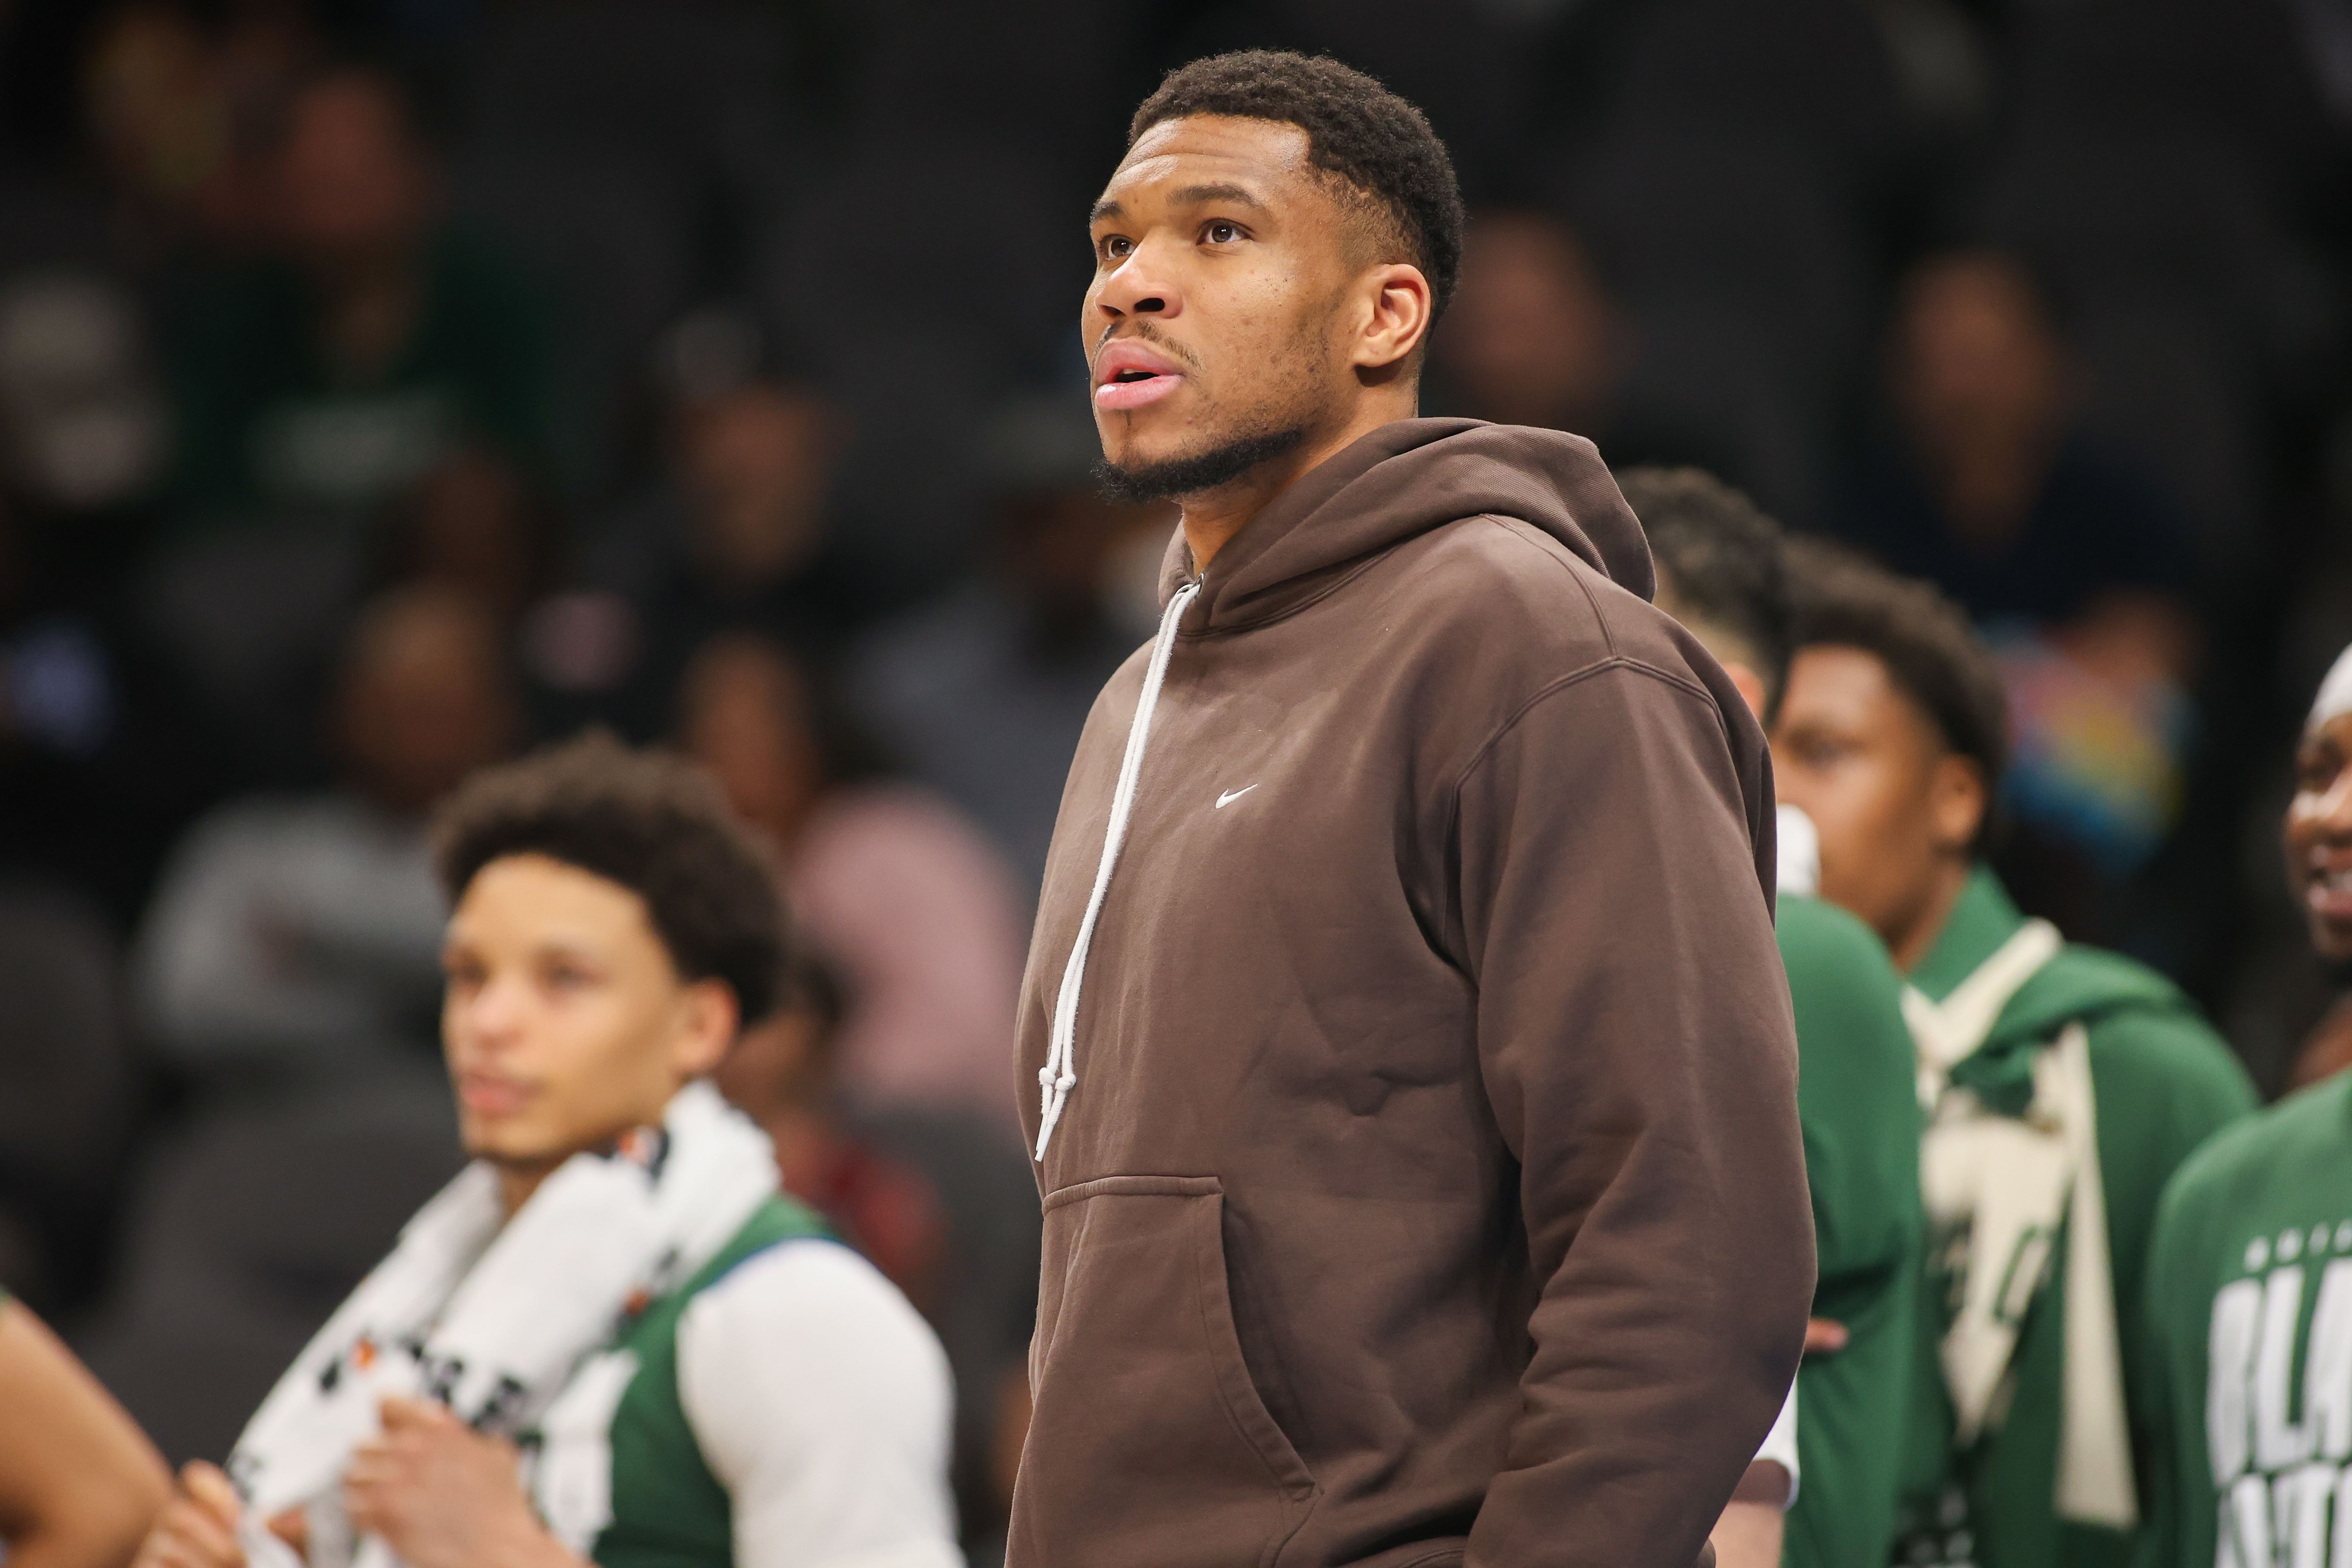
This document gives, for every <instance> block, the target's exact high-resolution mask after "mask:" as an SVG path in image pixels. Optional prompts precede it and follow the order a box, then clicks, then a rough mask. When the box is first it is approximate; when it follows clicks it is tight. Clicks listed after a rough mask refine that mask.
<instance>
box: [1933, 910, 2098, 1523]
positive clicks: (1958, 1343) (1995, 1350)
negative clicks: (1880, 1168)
mask: <svg viewBox="0 0 2352 1568" xmlns="http://www.w3.org/2000/svg"><path fill="white" fill-rule="evenodd" d="M2063 945H2064V943H2063V941H2062V940H2061V939H2060V937H2059V935H2058V932H2057V931H2056V929H2055V928H2054V927H2053V926H2051V925H2050V924H2049V923H2048V922H2046V921H2027V922H2026V923H2025V925H2024V926H2023V927H2021V929H2020V930H2019V931H2018V932H2017V934H2016V935H2014V936H2012V937H2011V938H2010V940H2009V941H2008V942H2004V943H2002V944H2001V946H2000V949H1999V950H1998V951H1997V952H1994V953H1993V955H1992V956H1991V957H1990V958H1988V959H1987V960H1985V962H1984V963H1982V964H1980V965H1979V966H1978V968H1977V971H1976V973H1973V974H1971V975H1969V978H1968V979H1967V980H1965V981H1963V982H1961V983H1960V984H1959V985H1958V987H1956V988H1955V989H1954V990H1953V991H1952V993H1951V994H1949V995H1948V996H1947V997H1945V998H1944V1000H1943V1001H1942V1002H1941V1003H1935V1002H1930V1001H1929V1000H1928V999H1927V997H1926V995H1924V994H1921V993H1920V992H1918V991H1916V990H1908V989H1906V992H1905V994H1904V997H1903V1012H1904V1017H1905V1019H1906V1021H1907V1022H1908V1023H1909V1025H1910V1026H1911V1037H1912V1039H1913V1041H1914V1043H1915V1044H1916V1047H1917V1049H1918V1072H1919V1098H1920V1102H1921V1104H1922V1105H1923V1106H1925V1107H1926V1109H1927V1113H1928V1123H1927V1132H1926V1136H1925V1137H1924V1139H1923V1140H1922V1142H1921V1146H1920V1170H1919V1174H1920V1195H1921V1196H1922V1198H1923V1199H1925V1201H1926V1204H1927V1213H1928V1216H1929V1218H1930V1220H1931V1221H1932V1222H1933V1223H1934V1224H1935V1225H1936V1226H1937V1228H1938V1229H1939V1230H1942V1229H1960V1228H1964V1229H1965V1230H1966V1233H1967V1236H1968V1256H1967V1260H1966V1264H1965V1268H1964V1274H1963V1279H1962V1284H1961V1300H1960V1305H1959V1310H1958V1313H1957V1314H1955V1316H1954V1318H1953V1321H1952V1326H1951V1327H1950V1329H1948V1331H1946V1333H1945V1335H1944V1342H1943V1346H1942V1352H1943V1357H1942V1359H1943V1365H1944V1380H1945V1383H1946V1385H1947V1386H1948V1388H1949V1390H1950V1392H1951V1395H1952V1406H1953V1412H1954V1417H1955V1422H1956V1426H1957V1428H1958V1429H1957V1432H1956V1436H1957V1438H1958V1441H1959V1442H1960V1444H1961V1445H1963V1446H1966V1445H1968V1444H1969V1443H1973V1442H1974V1441H1976V1439H1977V1438H1978V1436H1980V1435H1981V1434H1982V1433H1983V1432H1984V1431H1985V1430H1986V1429H1987V1428H1988V1427H1991V1426H1999V1425H2000V1418H2001V1415H2002V1413H2003V1411H2004V1409H2005V1407H2006V1405H2007V1401H2008V1394H2009V1391H2010V1389H2011V1384H2012V1375H2011V1365H2010V1363H2011V1357H2012V1356H2013V1355H2014V1354H2015V1352H2016V1348H2017V1336H2018V1331H2019V1330H2020V1329H2021V1327H2022V1326H2023V1322H2024V1318H2025V1314H2026V1311H2027V1310H2028V1308H2030V1307H2031V1306H2032V1301H2033V1299H2034V1297H2035V1296H2036V1295H2037V1294H2038V1293H2039V1292H2040V1289H2041V1287H2042V1282H2043V1280H2044V1279H2045V1278H2046V1277H2047V1274H2048V1266H2049V1258H2050V1251H2051V1248H2052V1247H2054V1246H2056V1244H2057V1240H2058V1237H2059V1234H2060V1231H2061V1227H2062V1226H2063V1229H2064V1232H2065V1235H2066V1237H2067V1249H2066V1320H2065V1324H2064V1373H2063V1377H2064V1383H2063V1394H2062V1398H2061V1402H2060V1433H2059V1446H2058V1474H2057V1479H2056V1491H2055V1499H2056V1507H2057V1512H2058V1516H2059V1517H2060V1518H2062V1519H2065V1520H2069V1521H2075V1522H2079V1523H2084V1524H2097V1525H2105V1526H2107V1527H2109V1528H2111V1529H2117V1530H2128V1529H2130V1528H2132V1527H2133V1526H2134V1525H2135V1524H2137V1522H2138V1518H2139V1506H2138V1495H2137V1489H2136V1488H2135V1484H2134V1479H2133V1473H2132V1458H2131V1433H2130V1427H2129V1425H2128V1422H2127V1419H2126V1415H2125V1411H2124V1393H2123V1356H2122V1351H2121V1348H2120V1345H2119V1342H2118V1339H2117V1332H2116V1301H2115V1283H2114V1276H2113V1273H2112V1271H2111V1268H2112V1266H2111V1264H2110V1261H2109V1256H2108V1249H2107V1211H2106V1192H2105V1182H2104V1180H2103V1179H2102V1175H2101V1172H2100V1169H2099V1151H2098V1120H2097V1100H2096V1097H2095V1090H2094V1086H2093V1084H2092V1081H2091V1053H2090V1042H2089V1036H2088V1032H2087V1031H2086V1030H2085V1029H2084V1026H2082V1025H2081V1024H2079V1023H2075V1024H2070V1025H2068V1026H2066V1027H2065V1028H2064V1029H2063V1030H2061V1031H2060V1032H2059V1034H2058V1037H2056V1039H2054V1040H2053V1041H2052V1042H2051V1043H2050V1044H2049V1045H2047V1046H2045V1047H2042V1049H2041V1051H2040V1052H2039V1053H2038V1054H2037V1055H2036V1056H2035V1058H2034V1060H2033V1101H2032V1105H2031V1106H2029V1107H2028V1108H2027V1110H2026V1112H2025V1114H2024V1115H2023V1116H2022V1117H2011V1116H2002V1115H1999V1114H1996V1113H1994V1112H1993V1111H1991V1110H1988V1109H1987V1108H1986V1107H1985V1106H1984V1105H1982V1104H1981V1103H1980V1102H1979V1100H1977V1097H1976V1096H1975V1095H1973V1094H1971V1093H1969V1092H1968V1091H1967V1090H1965V1089H1953V1088H1952V1087H1950V1083H1949V1074H1950V1072H1951V1069H1952V1068H1954V1067H1956V1066H1958V1064H1959V1063H1960V1062H1961V1061H1963V1060H1965V1059H1966V1058H1968V1057H1969V1055H1970V1054H1971V1053H1973V1052H1974V1051H1975V1050H1976V1049H1977V1047H1979V1046H1980V1045H1982V1044H1983V1043H1984V1041H1985V1038H1986V1037H1987V1036H1988V1035H1990V1033H1991V1031H1992V1026H1993V1025H1994V1024H1995V1023H1996V1022H1998V1021H1999V1019H2000V1014H2001V1010H2002V1009H2003V1008H2005V1007H2006V1006H2008V1005H2009V1002H2010V999H2011V997H2013V996H2015V995H2016V994H2017V993H2018V991H2019V990H2020V989H2021V988H2022V987H2023V986H2024V984H2025V983H2026V982H2027V981H2029V980H2031V979H2032V978H2033V976H2034V975H2035V974H2037V973H2041V970H2042V965H2043V964H2045V963H2049V962H2050V960H2051V959H2052V958H2053V957H2055V956H2056V955H2057V953H2058V952H2059V950H2060V949H2061V948H2062V947H2063Z"/></svg>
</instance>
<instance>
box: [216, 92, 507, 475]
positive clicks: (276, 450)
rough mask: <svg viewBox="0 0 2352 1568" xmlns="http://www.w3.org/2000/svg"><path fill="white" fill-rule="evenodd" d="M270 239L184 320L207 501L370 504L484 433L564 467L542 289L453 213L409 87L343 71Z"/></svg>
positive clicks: (288, 136) (284, 190)
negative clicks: (457, 223) (552, 427)
mask: <svg viewBox="0 0 2352 1568" xmlns="http://www.w3.org/2000/svg"><path fill="white" fill-rule="evenodd" d="M266 174H267V178H268V192H269V201H268V212H269V216H270V218H271V220H272V221H271V224H270V226H269V231H268V239H269V252H270V254H269V255H268V258H266V259H263V260H259V261H256V262H253V263H250V264H247V265H245V266H241V267H237V268H233V269H231V270H230V271H229V272H228V273H227V274H226V275H225V276H223V277H221V278H219V279H215V280H214V281H213V282H212V283H211V284H210V285H209V286H207V287H205V288H204V289H200V290H198V291H197V293H196V294H195V296H194V298H193V299H192V300H191V302H190V303H189V305H188V306H187V308H186V310H185V311H184V318H183V320H182V321H180V323H179V330H178V331H177V332H176V333H175V340H176V341H175V342H174V344H173V348H174V353H173V362H174V363H173V367H172V369H173V381H174V383H175V391H176V398H177V404H178V417H179V426H180V431H179V434H180V461H179V474H178V489H179V492H180V495H181V499H182V500H183V501H184V503H185V504H186V505H187V506H188V507H190V508H191V509H194V510H197V511H200V512H214V513H216V512H225V511H226V512H237V511H246V512H251V511H257V510H293V511H297V512H311V511H319V510H324V511H328V512H341V511H356V510H364V509H367V508H371V507H373V506H375V505H377V504H380V503H382V502H383V501H384V500H388V499H390V498H391V497H392V496H393V495H394V494H396V493H398V492H399V491H401V490H402V489H405V488H406V487H408V486H410V485H411V484H413V483H415V481H416V480H417V479H419V478H420V477H421V476H422V475H424V474H425V472H426V471H427V470H428V469H430V468H433V466H434V465H435V464H436V462H438V461H439V460H440V459H441V458H444V457H446V455H447V454H449V453H450V452H451V451H452V450H454V449H456V448H457V447H460V446H461V445H464V444H467V443H480V444H483V445H487V446H489V447H494V448H496V449H498V450H499V451H501V452H503V453H505V454H506V455H507V456H508V457H509V458H512V459H514V460H515V461H517V462H519V463H520V464H521V465H522V466H523V467H524V468H525V469H526V470H527V471H530V472H532V473H534V474H536V473H539V472H541V471H543V470H544V468H545V466H546V460H547V458H546V444H547V436H548V424H549V419H550V400H551V382H550V368H549V357H548V355H549V350H548V342H547V331H546V327H545V324H544V322H543V320H542V314H541V309H540V306H539V302H538V300H536V299H535V298H534V296H533V294H532V291H531V289H530V286H529V285H528V284H527V283H526V282H525V281H524V279H522V278H521V277H520V276H519V275H518V274H516V273H515V272H514V271H512V270H511V269H510V268H509V265H508V264H507V263H506V262H505V261H504V260H503V259H502V258H500V257H499V256H498V255H497V254H496V253H494V252H492V251H489V250H488V249H486V248H484V247H482V246H481V245H479V244H478V243H477V242H476V241H474V240H473V239H471V238H469V237H467V236H466V235H464V234H463V233H461V232H458V231H457V230H455V229H453V228H451V227H450V226H447V225H446V223H445V221H444V219H443V216H442V212H441V193H440V179H439V173H438V170H437V168H436V163H435V160H434V158H433V156H432V154H431V153H430V152H429V151H428V149H427V147H426V145H425V139H424V137H423V134H422V133H421V132H420V130H419V127H418V125H417V122H416V118H415V110H414V109H413V108H412V106H411V105H410V103H409V101H408V99H407V96H406V95H405V93H404V91H403V90H402V89H401V87H400V85H399V84H398V83H397V82H396V81H395V80H394V78H392V77H391V76H390V75H388V74H386V73H384V72H383V71H380V70H375V69H372V68H360V67H349V66H345V67H338V68H332V69H328V70H325V71H322V72H320V73H319V74H317V75H315V76H313V77H312V78H310V79H309V80H308V81H307V82H306V83H304V84H303V85H302V86H301V87H300V88H299V89H297V90H296V91H295V92H294V93H293V94H292V97H291V99H290V100H289V102H288V104H287V106H286V110H285V114H284V123H283V127H282V131H281V133H280V137H279V139H278V142H277V144H276V145H275V147H274V148H273V150H272V151H271V152H270V153H269V155H268V164H267V170H266Z"/></svg>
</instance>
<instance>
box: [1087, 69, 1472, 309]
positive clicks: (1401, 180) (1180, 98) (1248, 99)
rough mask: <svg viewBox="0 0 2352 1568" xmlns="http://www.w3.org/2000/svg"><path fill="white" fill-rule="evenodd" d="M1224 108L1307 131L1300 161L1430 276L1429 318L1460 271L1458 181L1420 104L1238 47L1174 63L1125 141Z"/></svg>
mask: <svg viewBox="0 0 2352 1568" xmlns="http://www.w3.org/2000/svg"><path fill="white" fill-rule="evenodd" d="M1191 114H1229V115H1232V116H1234V117H1235V118H1236V119H1241V120H1278V121H1282V122H1284V123H1285V124H1288V125H1296V126H1297V127H1298V128H1299V129H1300V130H1302V131H1304V132H1307V162H1308V163H1311V164H1313V165H1314V166H1315V167H1316V168H1318V169H1320V170H1322V171H1324V173H1326V174H1328V175H1330V176H1331V177H1332V178H1333V180H1334V181H1335V182H1336V183H1337V184H1339V185H1340V186H1341V187H1342V188H1343V189H1344V191H1345V192H1346V194H1347V195H1349V196H1350V197H1351V198H1352V199H1353V201H1354V202H1355V203H1357V204H1360V205H1362V206H1363V207H1364V208H1365V209H1366V210H1367V216H1370V217H1371V218H1372V219H1373V225H1372V226H1373V227H1374V228H1375V229H1377V230H1380V231H1381V238H1382V239H1383V240H1385V241H1387V242H1388V243H1387V246H1386V247H1384V248H1393V250H1394V251H1395V253H1396V255H1397V258H1398V259H1401V260H1406V261H1410V262H1412V264H1413V265H1414V266H1416V267H1418V268H1421V270H1422V275H1423V277H1425V278H1427V279H1429V293H1430V319H1431V321H1435V320H1436V319H1437V318H1438V317H1440V316H1442V315H1444V313H1445V307H1446V305H1447V304H1448V302H1450V301H1451V300H1453V298H1454V280H1455V279H1457V278H1458V277H1459V276H1460V274H1461V271H1462V222H1463V220H1462V187H1461V184H1460V183H1459V182H1458V181H1457V180H1456V179H1455V178H1454V160H1453V159H1452V158H1451V157H1450V156H1448V155H1447V153H1446V151H1445V143H1444V142H1441V141H1439V140H1438V138H1437V132H1434V131H1433V130H1431V129H1430V127H1429V121H1428V118H1427V117H1426V116H1424V115H1423V113H1422V112H1421V110H1418V109H1416V108H1414V107H1413V106H1412V104H1410V103H1408V102H1406V101H1405V100H1403V99H1402V98H1400V97H1398V96H1397V95H1396V94H1395V93H1393V92H1391V91H1390V90H1389V89H1387V88H1385V87H1382V86H1381V84H1380V83H1379V82H1378V81H1376V80H1374V79H1372V78H1370V77H1369V76H1366V75H1365V74H1364V73H1363V72H1362V71H1360V70H1358V69H1356V68H1354V67H1352V66H1346V65H1342V64H1340V63H1339V61H1338V60H1335V59H1332V58H1328V56H1323V55H1302V54H1297V53H1294V52H1292V51H1290V50H1288V49H1242V50H1238V51H1236V52H1234V53H1233V54H1224V55H1211V56H1208V57H1206V58H1202V59H1197V60H1194V61H1193V62H1192V64H1190V65H1185V66H1179V67H1177V68H1175V69H1174V70H1172V71H1171V72H1169V73H1168V76H1167V78H1166V79H1164V80H1163V81H1161V82H1160V86H1159V88H1158V89H1155V90H1154V91H1153V93H1152V94H1151V96H1150V98H1147V99H1145V100H1143V103H1142V106H1141V107H1140V108H1139V109H1138V110H1136V111H1135V118H1134V119H1133V120H1132V121H1129V124H1128V128H1127V144H1128V145H1129V147H1133V146H1134V145H1135V143H1136V141H1137V139H1138V138H1139V137H1140V136H1141V135H1142V134H1143V133H1144V132H1146V131H1149V130H1150V129H1151V128H1152V127H1153V126H1155V125H1157V124H1159V123H1160V121H1163V120H1181V119H1182V118H1184V117H1185V116H1186V115H1191Z"/></svg>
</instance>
